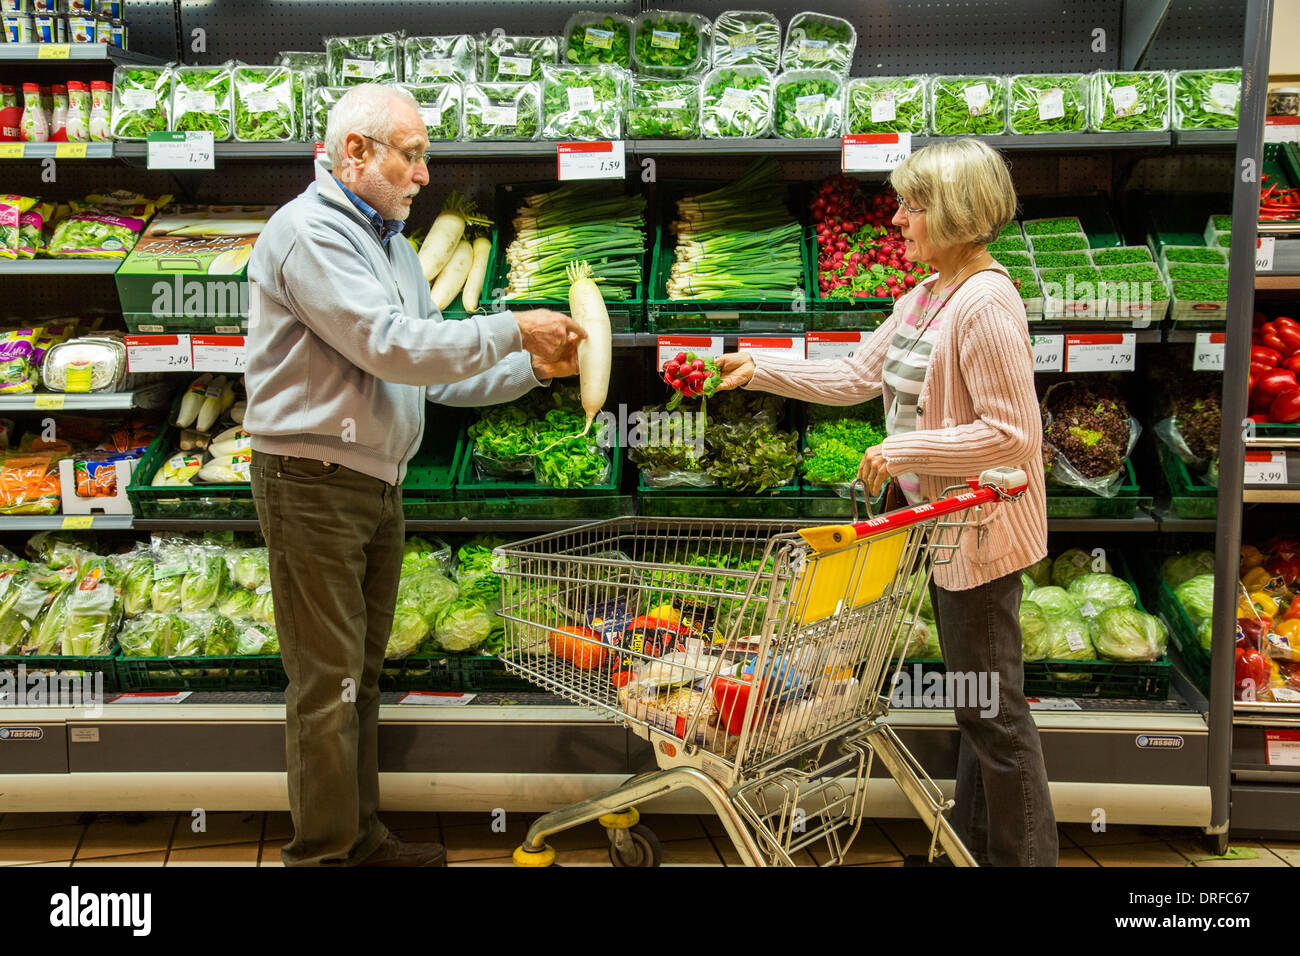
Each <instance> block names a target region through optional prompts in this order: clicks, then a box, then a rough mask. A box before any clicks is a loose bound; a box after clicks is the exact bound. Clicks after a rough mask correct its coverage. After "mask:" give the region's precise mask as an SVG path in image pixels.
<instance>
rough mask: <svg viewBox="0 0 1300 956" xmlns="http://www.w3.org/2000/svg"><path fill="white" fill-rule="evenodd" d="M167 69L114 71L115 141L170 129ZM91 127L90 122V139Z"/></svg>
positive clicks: (113, 109) (144, 136)
mask: <svg viewBox="0 0 1300 956" xmlns="http://www.w3.org/2000/svg"><path fill="white" fill-rule="evenodd" d="M170 82H171V67H170V66H132V67H125V66H120V67H118V68H117V69H115V70H114V71H113V106H112V123H113V125H112V135H113V138H114V139H128V140H129V139H137V140H139V139H147V138H148V134H150V133H161V132H165V131H166V130H168V129H170V126H169V125H168V123H169V122H170V116H169V113H168V107H169V104H170V102H171V87H170ZM92 120H93V117H92ZM93 132H94V124H93V123H92V136H91V138H92V139H94V136H93Z"/></svg>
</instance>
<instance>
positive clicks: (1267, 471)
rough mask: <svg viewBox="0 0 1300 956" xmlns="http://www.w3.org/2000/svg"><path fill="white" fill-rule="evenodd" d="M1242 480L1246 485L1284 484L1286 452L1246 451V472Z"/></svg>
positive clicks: (1285, 481)
mask: <svg viewBox="0 0 1300 956" xmlns="http://www.w3.org/2000/svg"><path fill="white" fill-rule="evenodd" d="M1242 480H1243V481H1244V483H1245V484H1248V485H1285V484H1286V483H1287V480H1286V452H1284V451H1248V452H1246V474H1245V476H1244V478H1243V479H1242Z"/></svg>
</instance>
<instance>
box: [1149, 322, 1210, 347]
mask: <svg viewBox="0 0 1300 956" xmlns="http://www.w3.org/2000/svg"><path fill="white" fill-rule="evenodd" d="M1222 331H1224V327H1223V325H1222V324H1220V325H1219V326H1218V327H1217V328H1205V329H1184V328H1177V329H1166V330H1165V339H1164V340H1165V341H1166V342H1176V343H1179V344H1187V345H1191V344H1192V343H1194V342H1195V341H1196V336H1198V335H1201V334H1203V333H1205V332H1222Z"/></svg>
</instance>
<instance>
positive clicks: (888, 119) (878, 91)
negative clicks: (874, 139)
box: [844, 76, 928, 135]
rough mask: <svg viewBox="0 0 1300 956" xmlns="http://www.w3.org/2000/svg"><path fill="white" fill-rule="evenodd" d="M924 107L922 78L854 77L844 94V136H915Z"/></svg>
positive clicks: (923, 123)
mask: <svg viewBox="0 0 1300 956" xmlns="http://www.w3.org/2000/svg"><path fill="white" fill-rule="evenodd" d="M927 107H928V99H927V97H926V89H925V77H924V76H899V77H854V78H853V79H851V80H849V82H848V87H847V88H846V90H845V94H844V132H846V133H911V134H913V135H918V134H921V133H924V132H925V130H926V121H927V117H928V113H927Z"/></svg>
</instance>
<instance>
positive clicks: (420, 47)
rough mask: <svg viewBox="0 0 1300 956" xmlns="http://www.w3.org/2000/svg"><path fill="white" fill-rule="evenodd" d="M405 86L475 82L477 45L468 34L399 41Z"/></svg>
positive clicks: (412, 38) (473, 38) (476, 41)
mask: <svg viewBox="0 0 1300 956" xmlns="http://www.w3.org/2000/svg"><path fill="white" fill-rule="evenodd" d="M402 56H403V59H404V61H405V77H406V82H407V83H428V82H429V81H430V80H459V81H462V82H467V83H472V82H474V81H475V80H477V79H478V61H479V41H478V40H477V39H476V38H475V37H472V36H470V35H469V34H467V33H461V34H454V35H451V36H435V37H407V38H406V39H405V40H403V41H402Z"/></svg>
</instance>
